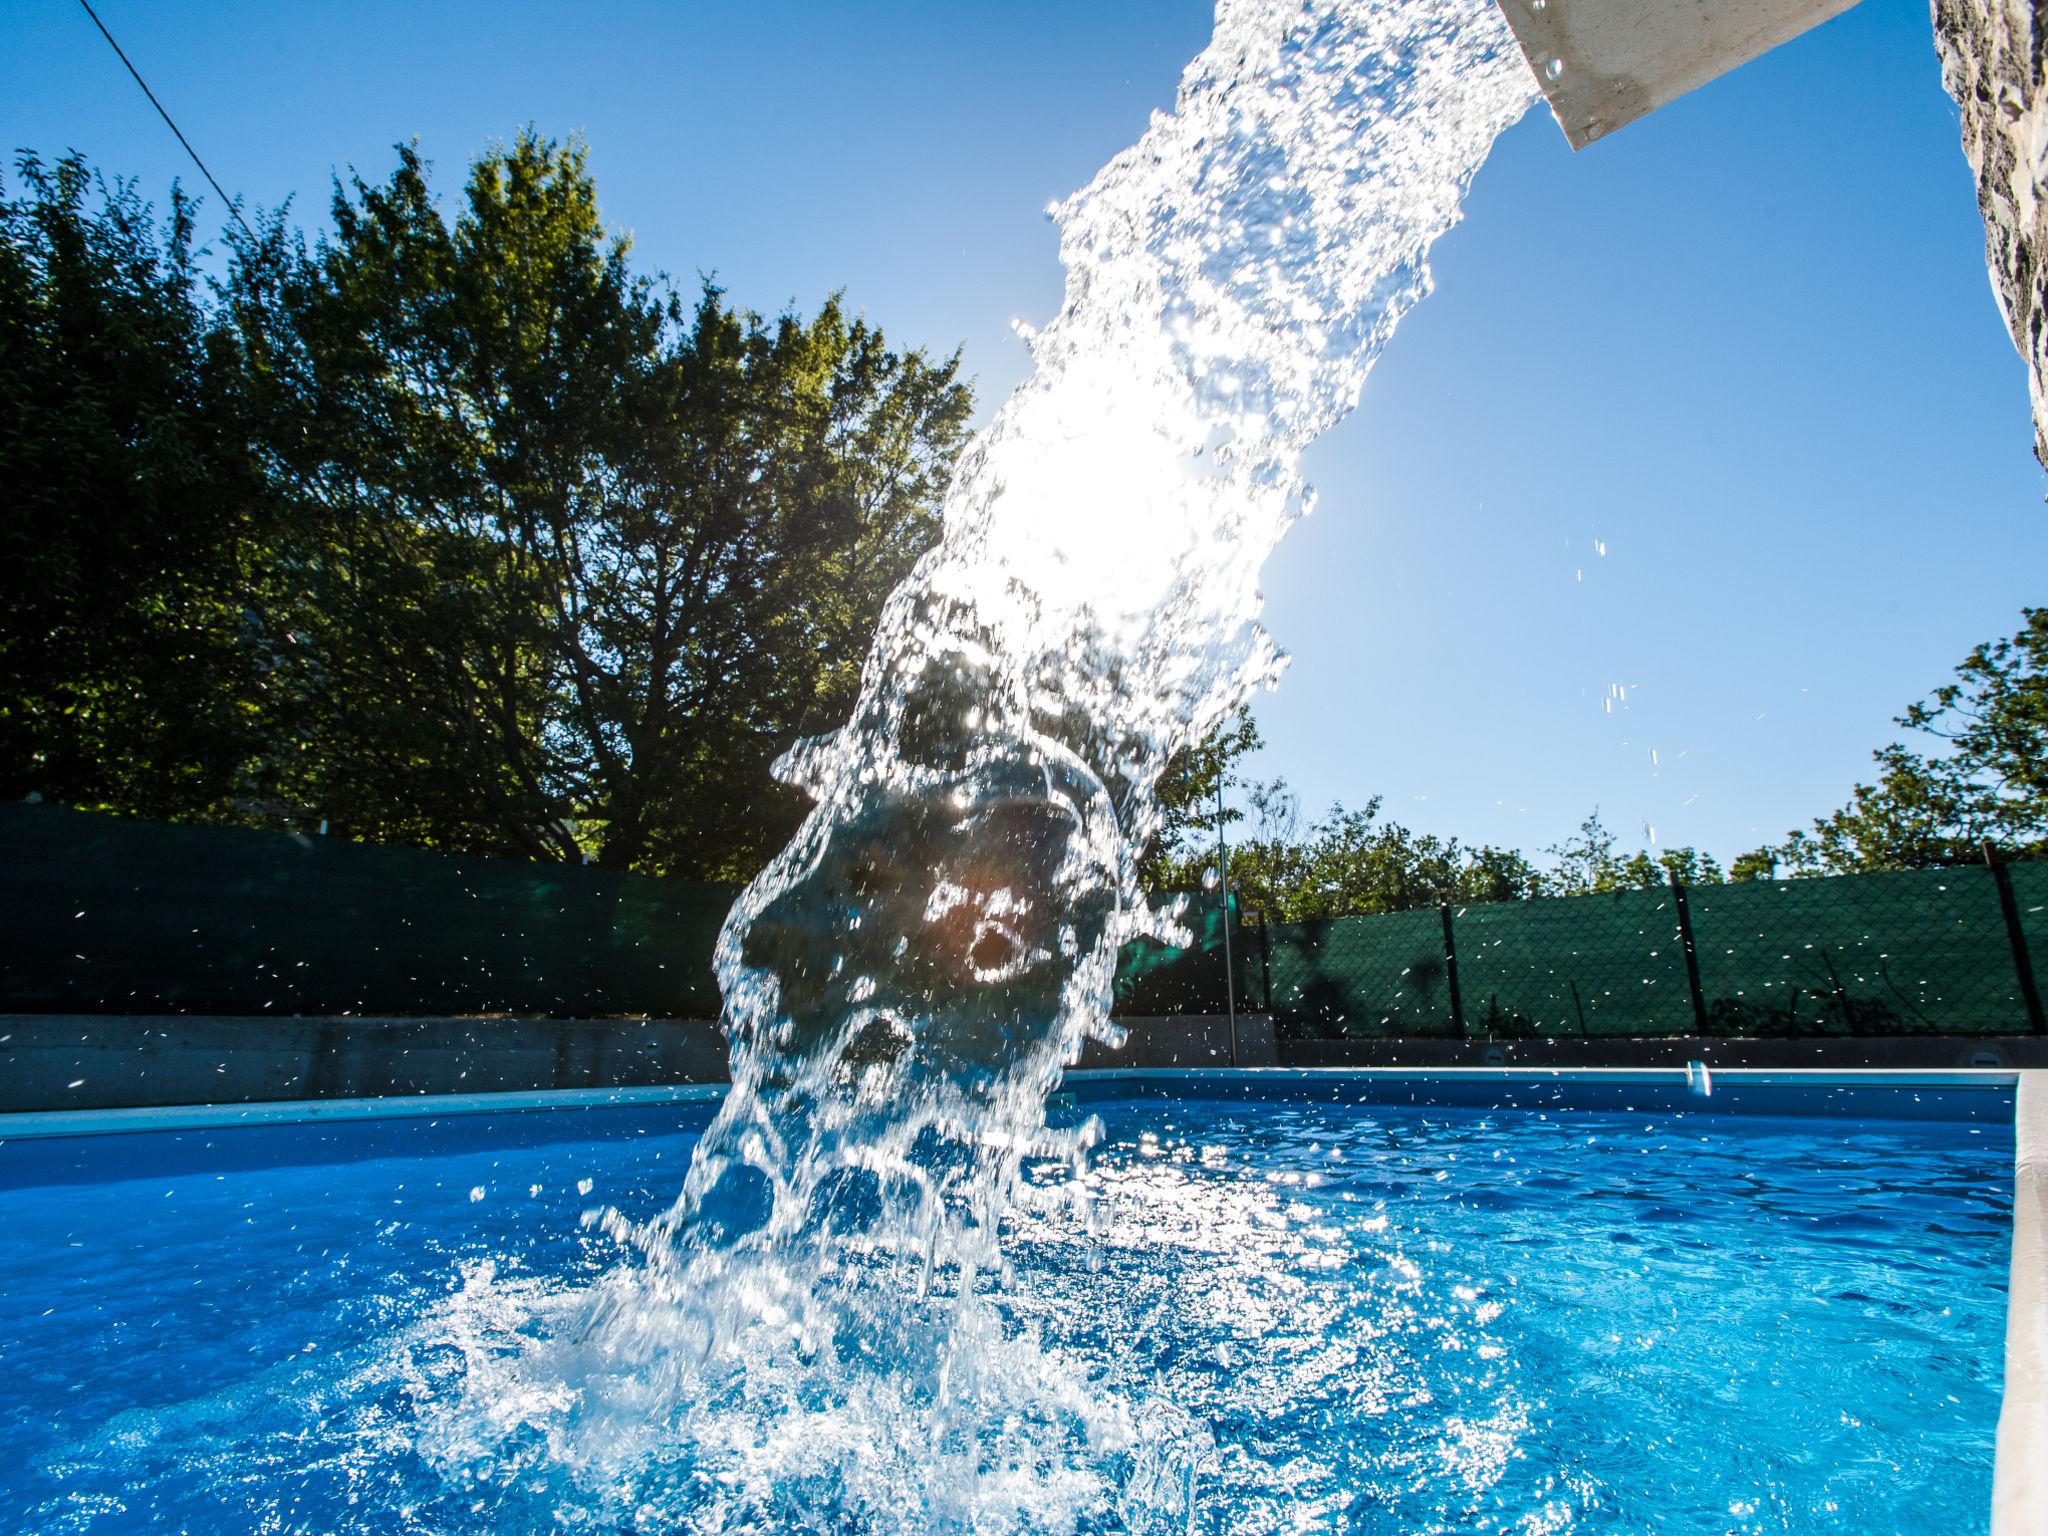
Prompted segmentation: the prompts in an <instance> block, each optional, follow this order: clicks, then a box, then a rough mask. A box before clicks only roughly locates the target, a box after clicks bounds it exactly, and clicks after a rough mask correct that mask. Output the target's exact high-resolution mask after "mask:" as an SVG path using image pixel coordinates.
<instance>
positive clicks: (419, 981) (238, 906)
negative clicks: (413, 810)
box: [0, 805, 734, 1018]
mask: <svg viewBox="0 0 2048 1536" xmlns="http://www.w3.org/2000/svg"><path fill="white" fill-rule="evenodd" d="M733 894H734V892H733V890H732V888H731V887H728V886H718V885H698V884H694V883H691V882H688V881H680V880H657V879H651V878H648V877H646V876H639V875H624V874H616V873H613V872H611V871H608V870H599V869H592V868H588V867H582V868H579V867H575V866H570V865H561V864H532V863H524V862H519V861H515V860H510V859H478V858H458V857H453V856H450V855H446V854H437V853H425V852H420V851H418V850H414V849H407V848H377V847H370V846H367V845H365V844H360V843H350V842H345V841H343V840H341V839H339V838H324V837H297V836H293V835H290V834H286V833H273V832H254V831H246V830H242V829H237V828H226V827H178V826H166V825H163V824H161V823H157V822H143V821H128V820H123V819H119V818H115V817H109V816H92V815H86V814H83V813H80V812H74V811H64V810H59V809H56V808H53V807H50V806H36V805H8V806H0V935H5V938H4V940H0V1011H6V1012H16V1013H166V1012H175V1013H220V1014H263V1013H274V1014H293V1013H307V1014H336V1013H377V1014H417V1015H433V1014H467V1013H514V1014H542V1015H557V1016H590V1015H626V1016H631V1015H636V1014H649V1015H660V1016H667V1017H681V1018H710V1017H715V1016H716V1014H717V1012H718V988H717V985H716V983H715V981H714V980H713V978H712V975H711V948H712V944H713V942H714V941H715V940H716V938H717V934H718V928H719V924H720V923H721V922H722V921H723V920H724V917H725V911H726V908H727V907H728V906H729V905H730V904H731V902H732V898H733Z"/></svg>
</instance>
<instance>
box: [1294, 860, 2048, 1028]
mask: <svg viewBox="0 0 2048 1536" xmlns="http://www.w3.org/2000/svg"><path fill="white" fill-rule="evenodd" d="M2001 885H2003V886H2004V889H2003V890H2001ZM2008 893H2009V894H2010V897H2011V900H2010V902H2008V901H2007V900H2006V899H2005V898H2006V896H2007V894H2008ZM1447 918H1448V920H1447ZM1688 933H1689V935H1690V941H1691V943H1690V950H1691V953H1690V955H1688V944H1687V938H1688ZM1263 944H1264V948H1265V953H1266V955H1267V957H1268V961H1269V964H1268V968H1267V974H1268V975H1269V977H1270V981H1271V991H1270V993H1269V994H1268V997H1267V999H1266V1002H1267V1004H1268V1006H1269V1007H1270V1009H1271V1011H1272V1013H1273V1014H1274V1017H1275V1019H1276V1022H1277V1023H1278V1025H1279V1027H1280V1030H1281V1032H1282V1033H1283V1035H1287V1036H1291V1037H1294V1038H1337V1037H1343V1036H1348V1035H1363V1036H1371V1035H1388V1036H1393V1035H1406V1036H1422V1035H1436V1036H1456V1035H1466V1036H1472V1037H1488V1038H1495V1039H1526V1038H1531V1037H1537V1036H1542V1037H1556V1036H1574V1035H1577V1036H1602V1035H1608V1036H1614V1035H1682V1034H1694V1033H1706V1034H1725V1035H1744V1036H1756V1035H1801V1036H1805V1035H1924V1034H1968V1035H1976V1034H2015V1033H2025V1032H2030V1031H2039V1030H2040V1029H2041V1028H2042V1027H2043V1026H2042V1020H2041V1015H2040V1007H2039V997H2038V991H2039V987H2038V979H2039V978H2042V977H2048V863H2031V864H2013V865H2007V866H2005V867H2004V868H2003V869H2001V870H1994V869H1992V868H1990V867H1989V866H1982V865H1980V866H1975V867H1963V868H1955V869H1938V870H1912V871H1906V872H1901V873H1885V874H1870V875H1850V876H1841V877H1837V878H1833V879H1815V880H1783V881H1758V882H1754V883H1745V884H1739V885H1702V886H1691V887H1687V888H1685V889H1683V890H1679V889H1675V888H1672V887H1663V888H1659V889H1654V890H1631V891H1617V892H1612V893H1607V894H1602V895H1597V896H1576V897H1553V898H1547V899H1543V900H1537V901H1522V902H1504V903H1500V904H1498V905H1489V906H1474V907H1461V908H1457V909H1455V910H1453V911H1451V912H1450V913H1449V914H1444V913H1440V912H1403V913H1393V914H1389V915H1387V916H1384V917H1362V918H1343V919H1336V920H1329V921H1323V922H1311V923H1274V924H1270V925H1268V926H1267V927H1266V928H1265V929H1264V932H1263ZM2023 957H2024V963H2023ZM1689 961H1690V963H1688V962H1689ZM2030 984H2032V987H2033V992H2034V995H2033V996H2031V997H2030V996H2029V988H2030Z"/></svg>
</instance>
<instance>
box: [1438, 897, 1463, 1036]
mask: <svg viewBox="0 0 2048 1536" xmlns="http://www.w3.org/2000/svg"><path fill="white" fill-rule="evenodd" d="M1436 910H1437V916H1438V917H1440V918H1442V919H1443V924H1444V979H1445V980H1446V981H1448V982H1449V983H1450V984H1451V1031H1452V1033H1453V1034H1455V1035H1456V1036H1457V1037H1458V1039H1460V1040H1462V1039H1464V1038H1465V999H1464V997H1463V995H1462V994H1461V993H1460V992H1459V990H1458V941H1457V940H1456V939H1454V938H1452V937H1451V904H1450V903H1449V902H1445V903H1444V904H1443V905H1442V906H1440V907H1438V908H1437V909H1436Z"/></svg>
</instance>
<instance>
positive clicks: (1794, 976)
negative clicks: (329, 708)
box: [0, 805, 2048, 1040]
mask: <svg viewBox="0 0 2048 1536" xmlns="http://www.w3.org/2000/svg"><path fill="white" fill-rule="evenodd" d="M734 894H735V892H734V888H733V887H730V886H722V885H700V884H696V883H693V882H690V881H682V880H662V879H655V878H652V877H648V876H641V875H624V874H617V873H614V872H611V871H605V870H598V869H592V868H578V867H574V866H568V865H559V864H533V863H525V862H521V861H516V860H505V859H480V858H461V857H455V856H450V855H445V854H435V853H425V852H420V851H417V850H412V849H403V848H379V847H370V846H366V845H362V844H357V843H349V842H344V841H342V840H340V839H333V840H330V839H327V838H308V837H297V836H292V835H289V834H283V833H268V832H252V831H245V830H239V829H234V828H220V827H176V826H165V825H162V824H159V823H150V822H137V821H125V820H120V819H117V818H113V817H105V816H91V815H86V814H83V813H79V812H72V811H64V810H59V809H56V808H54V807H50V806H31V805H11V806H0V935H4V936H5V937H4V938H0V1012H18V1013H212V1014H244V1015H246V1014H266V1013H267V1014H273V1015H288V1014H294V1013H303V1014H309V1015H310V1014H345V1013H357V1014H361V1013H375V1014H402V1015H415V1016H420V1015H425V1016H432V1015H450V1014H480V1013H503V1014H529V1015H544V1016H553V1017H586V1018H588V1017H603V1016H643V1015H651V1016H667V1017H677V1018H711V1017H715V1016H716V1015H717V1013H718V1009H719V998H718V989H717V984H716V982H715V980H714V979H713V977H712V974H711V948H712V943H713V941H714V940H715V938H716V936H717V933H718V929H719V925H720V923H721V921H722V920H723V918H724V916H725V912H726V908H727V907H728V906H729V905H730V903H731V901H732V898H733V895H734ZM1159 899H1160V900H1161V901H1162V902H1176V901H1177V902H1179V903H1181V913H1180V919H1179V920H1180V922H1181V924H1182V925H1183V926H1184V927H1186V928H1187V929H1188V930H1189V932H1190V935H1191V938H1192V941H1193V942H1192V943H1190V944H1189V945H1188V946H1187V947H1185V948H1175V947H1168V946H1165V945H1161V944H1157V943H1153V942H1149V941H1148V942H1142V943H1137V944H1132V945H1129V946H1127V947H1126V948H1125V950H1124V952H1123V955H1122V956H1121V958H1120V963H1119V966H1118V970H1117V980H1116V1003H1115V1007H1116V1012H1118V1013H1119V1014H1123V1015H1127V1016H1147V1015H1160V1014H1220V1013H1223V1012H1224V1011H1226V1009H1227V1008H1228V1007H1230V1006H1231V1005H1232V1002H1233V1000H1234V1004H1235V1006H1236V1008H1237V1009H1238V1010H1240V1011H1242V1012H1267V1013H1271V1014H1272V1015H1273V1016H1274V1020H1275V1023H1276V1024H1277V1026H1278V1028H1279V1031H1280V1033H1281V1034H1282V1036H1283V1037H1291V1038H1295V1039H1333V1038H1343V1037H1346V1036H1406V1037H1436V1038H1450V1039H1456V1038H1494V1039H1510V1040H1511V1039H1527V1038H1536V1037H1554V1036H1588V1037H1597V1036H1623V1035H1632V1036H1641V1035H1687V1034H1722V1035H1742V1036H1758V1035H1779V1036H1791V1035H1797V1036H1810V1035H1914V1034H1923V1035H1924V1034H2013V1033H2024V1032H2029V1031H2032V1032H2036V1033H2038V1032H2041V1031H2042V1030H2043V1021H2042V1013H2041V1000H2040V993H2039V988H2038V986H2037V983H2036V978H2037V977H2048V862H2034V863H2023V864H2011V865H2004V864H1994V863H1989V862H1987V863H1986V864H1983V865H1979V866H1975V867H1967V868H1956V869H1938V870H1912V871H1905V872H1901V873H1891V874H1872V875H1845V876H1839V877H1836V878H1832V879H1815V880H1783V881H1758V882H1754V883H1745V884H1736V885H1701V886H1692V887H1685V886H1682V885H1678V884H1675V883H1674V884H1672V885H1668V886H1664V887H1660V888H1657V889H1653V890H1628V891H1615V892H1611V893H1607V894H1603V895H1595V896H1572V897H1547V898H1542V899H1539V900H1533V901H1519V902H1503V903H1499V904H1495V905H1487V906H1469V907H1458V908H1444V909H1439V910H1425V911H1414V912H1395V913H1389V914H1387V915H1385V916H1379V917H1345V918H1332V919H1327V920H1322V921H1317V922H1302V923H1267V922H1263V921H1259V920H1257V919H1253V920H1251V921H1246V920H1245V919H1244V918H1243V916H1242V914H1240V913H1238V912H1236V911H1234V910H1232V907H1233V904H1230V903H1226V902H1225V901H1224V900H1223V899H1222V898H1221V897H1219V896H1218V895H1215V894H1212V893H1206V892H1194V893H1188V894H1186V895H1182V896H1168V897H1162V898H1159ZM1226 914H1227V915H1228V919H1229V920H1226ZM1233 990H1234V999H1233V995H1232V994H1233Z"/></svg>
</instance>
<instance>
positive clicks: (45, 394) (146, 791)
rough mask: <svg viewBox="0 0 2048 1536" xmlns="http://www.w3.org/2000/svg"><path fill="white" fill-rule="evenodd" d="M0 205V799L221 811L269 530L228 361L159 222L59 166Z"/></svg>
mask: <svg viewBox="0 0 2048 1536" xmlns="http://www.w3.org/2000/svg"><path fill="white" fill-rule="evenodd" d="M19 175H20V192H19V194H18V195H16V196H13V197H7V198H0V495H4V498H5V504H4V511H0V572H4V573H5V574H4V576H0V582H4V592H0V797H4V798H7V799H19V798H22V797H23V796H27V795H40V796H43V797H45V798H49V799H55V800H62V801H67V802H70V803H74V804H77V805H81V806H87V807H104V808H113V809H119V810H123V811H129V812H137V813H141V814H146V815H153V816H166V817H184V818H197V819H211V818H220V817H225V816H232V815H235V814H237V812H236V803H237V800H238V798H239V797H242V796H243V795H244V794H245V792H246V790H247V787H248V781H249V775H250V770H251V764H252V762H254V761H255V760H256V759H257V758H259V757H260V756H261V755H262V752H263V744H262V740H261V729H260V727H261V721H260V716H259V711H258V709H257V703H258V699H259V695H260V692H261V687H262V680H263V674H264V670H265V666H266V652H267V648H268V633H267V625H266V619H265V614H264V612H263V608H264V606H265V605H264V600H263V596H262V593H263V588H264V584H265V579H266V573H267V569H268V566H269V563H270V555H271V541H272V539H273V537H274V535H275V533H276V528H275V526H274V512H275V508H274V506H273V504H272V503H271V501H270V499H269V498H268V496H267V494H266V490H265V486H264V482H263V477H262V475H261V473H260V469H259V466H258V463H257V461H256V458H255V456H254V455H253V454H252V453H251V452H250V451H249V448H248V446H247V443H248V425H247V422H246V421H245V420H244V419H243V413H242V410H241V396H240V391H239V390H238V388H237V386H236V382H235V379H234V372H235V368H236V362H235V351H234V348H233V346H232V343H231V339H230V338H229V337H227V336H226V335H225V334H224V333H223V331H222V330H221V328H220V327H219V326H218V325H217V324H216V322H215V320H214V317H213V315H212V314H211V312H210V310H209V308H208V306H207V304H206V302H205V297H206V295H205V289H204V285H203V284H201V282H200V281H199V279H198V276H197V273H196V270H195V261H196V256H197V253H196V250H195V233H194V219H193V213H194V210H193V205H192V204H191V203H190V202H189V201H188V200H187V199H186V198H185V197H184V196H183V195H182V194H181V193H179V192H178V191H176V190H175V189H174V190H173V192H172V195H171V203H170V210H169V213H168V214H167V216H166V217H165V218H164V220H163V222H162V223H161V224H159V223H158V222H157V221H156V218H155V214H154V212H153V210H152V209H151V208H150V207H149V205H148V204H146V203H145V202H143V201H142V200H141V198H140V197H138V195H137V194H136V192H135V189H134V187H133V186H132V185H130V184H127V183H112V184H109V183H106V182H104V181H102V180H101V179H99V178H97V177H95V176H94V175H93V173H92V172H91V171H90V170H89V169H88V168H87V166H86V165H85V163H84V162H83V161H82V160H81V159H80V158H78V157H77V156H75V155H74V156H70V157H67V158H65V159H62V160H59V161H57V162H56V163H55V164H54V165H45V164H43V163H42V162H41V161H39V160H38V159H36V158H35V157H34V156H33V155H24V156H23V157H22V158H21V159H20V161H19Z"/></svg>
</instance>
